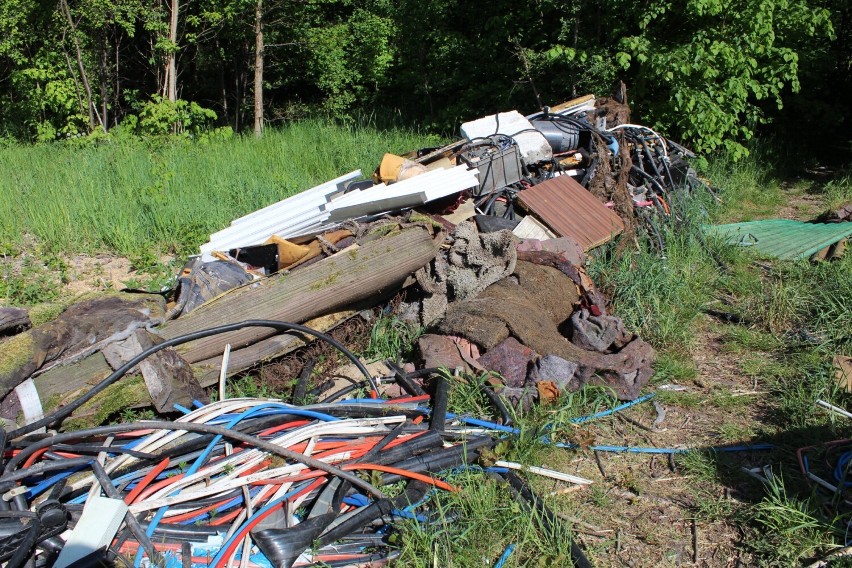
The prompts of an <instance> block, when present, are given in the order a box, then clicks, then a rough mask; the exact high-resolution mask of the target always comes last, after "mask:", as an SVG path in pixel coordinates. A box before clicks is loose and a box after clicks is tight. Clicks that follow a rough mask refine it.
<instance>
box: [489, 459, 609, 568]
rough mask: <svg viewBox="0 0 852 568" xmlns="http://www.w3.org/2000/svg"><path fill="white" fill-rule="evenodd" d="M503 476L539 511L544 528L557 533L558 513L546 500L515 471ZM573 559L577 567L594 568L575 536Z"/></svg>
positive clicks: (537, 516) (572, 541) (572, 543)
mask: <svg viewBox="0 0 852 568" xmlns="http://www.w3.org/2000/svg"><path fill="white" fill-rule="evenodd" d="M502 477H503V478H504V479H505V480H506V481H508V482H509V485H511V487H512V489H514V490H515V491H516V492H517V493H518V495H519V496H520V497H521V498H522V499H523V500H524V502H526V503H527V504H528V505H529V507H530V508H531V509H532V510H533V511H536V512H537V513H538V515H535V518H537V519H538V521H539V522H540V523H541V528H542V530H544V532H546V533H549V534H555V533H556V531H557V530H559V524H560V523H559V520H558V518H557V517H556V515H554V514H553V511H551V510H550V508H548V506H547V505H545V504H544V501H542V500H541V499H539V498H538V497H537V496H536V494H535V493H533V492H532V491H531V490H530V488H529V487H527V484H526V483H524V480H523V479H521V478H520V477H518V476H517V475H516V474H515V472H513V471H508V472H506V473H504V474H502ZM571 560H573V561H574V566H575V567H576V568H593V567H592V563H591V562H589V559H588V558H587V557H586V554H585V553H584V552H583V549H582V548H580V546H579V545H578V544H577V542H576V541H575V540H574V539H573V538H572V539H571Z"/></svg>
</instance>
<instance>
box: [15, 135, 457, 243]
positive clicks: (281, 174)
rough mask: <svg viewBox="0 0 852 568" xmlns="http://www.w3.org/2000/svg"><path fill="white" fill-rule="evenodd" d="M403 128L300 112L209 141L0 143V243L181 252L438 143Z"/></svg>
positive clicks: (431, 137)
mask: <svg viewBox="0 0 852 568" xmlns="http://www.w3.org/2000/svg"><path fill="white" fill-rule="evenodd" d="M440 142H441V140H440V139H438V138H436V137H434V136H426V135H421V134H418V133H416V132H412V131H409V130H401V129H400V130H388V131H379V130H376V129H375V128H372V127H369V126H363V127H362V126H357V127H341V126H338V125H335V124H332V123H329V122H325V121H318V120H312V121H303V122H296V123H288V125H287V126H285V127H283V128H280V129H275V130H267V131H266V132H265V133H264V136H263V138H262V139H255V138H254V137H253V136H246V137H239V136H236V137H232V138H229V139H216V140H210V141H208V142H206V143H197V144H189V143H169V144H161V145H153V146H152V145H149V144H145V143H143V142H129V141H125V142H114V143H105V144H101V145H97V146H91V147H75V146H73V145H63V144H49V145H48V144H45V145H40V146H24V145H11V146H2V147H0V200H2V201H3V203H4V207H3V208H0V243H2V248H3V249H5V250H0V252H5V253H7V254H8V253H10V252H13V251H12V249H16V248H20V247H21V245H22V244H23V241H22V235H24V234H26V233H29V234H32V235H34V236H35V237H36V238H38V239H39V240H41V241H42V242H45V243H48V244H49V246H50V247H51V250H52V251H55V252H90V253H91V252H97V251H110V252H115V253H118V254H121V255H122V256H127V257H130V258H133V257H136V256H138V255H141V254H146V253H145V252H143V251H150V253H156V254H163V253H174V254H177V255H179V256H184V255H186V254H189V253H193V252H196V250H197V248H196V247H198V245H200V244H201V243H203V242H204V241H205V240H207V236H208V235H209V234H210V233H211V232H214V231H217V230H219V229H221V228H222V227H224V226H226V225H227V224H228V223H229V222H230V221H231V220H232V219H235V218H237V217H239V216H241V215H245V214H246V213H249V212H251V211H254V210H256V209H259V208H260V207H262V206H265V205H268V204H270V203H272V202H274V201H277V200H280V199H283V198H285V197H288V196H290V195H293V194H295V193H296V192H298V191H301V190H303V189H307V188H309V187H312V186H314V185H316V184H318V183H321V182H324V181H326V180H329V179H332V178H335V177H337V176H339V175H341V174H342V173H345V172H348V171H352V170H355V169H358V168H360V169H361V170H362V171H364V172H370V171H371V170H372V169H373V168H374V167H375V164H377V163H378V162H379V160H380V159H381V156H382V153H383V152H385V151H387V152H397V153H399V152H404V151H408V150H410V149H411V148H417V147H424V146H430V145H436V144H437V145H440Z"/></svg>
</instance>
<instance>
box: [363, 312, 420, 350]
mask: <svg viewBox="0 0 852 568" xmlns="http://www.w3.org/2000/svg"><path fill="white" fill-rule="evenodd" d="M421 335H423V327H421V326H420V325H418V324H415V323H411V322H407V321H403V320H401V319H399V318H398V317H396V316H395V315H393V314H391V315H382V316H380V317H379V318H377V319H376V323H374V324H373V328H372V329H371V330H370V344H369V345H368V346H367V350H366V352H365V353H364V357H366V358H367V359H370V360H373V361H377V360H380V359H381V360H384V359H391V360H393V361H398V360H399V359H400V358H401V357H402V358H403V359H404V358H405V357H407V356H409V355H411V351H412V349H413V347H414V343H415V342H416V341H417V338H418V337H420V336H421Z"/></svg>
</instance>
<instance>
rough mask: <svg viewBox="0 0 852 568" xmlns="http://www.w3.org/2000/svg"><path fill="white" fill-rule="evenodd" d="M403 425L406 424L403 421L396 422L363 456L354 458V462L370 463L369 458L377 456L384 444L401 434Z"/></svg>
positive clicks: (403, 428)
mask: <svg viewBox="0 0 852 568" xmlns="http://www.w3.org/2000/svg"><path fill="white" fill-rule="evenodd" d="M405 426H406V423H405V422H402V423H400V424H397V425H396V427H395V428H394V429H393V430H391V431H390V432H389V433H388V434H387V436H385V437H384V438H382V439H381V440H379V443H378V444H376V445H375V446H373V447H372V448H370V451H368V452H367V453H366V454H364V455H363V456H361V457H360V458H358V459H357V460H355V461H356V463H357V462H361V463H370V460H371V459H373V458H374V457H375V456H377V455H378V454H379V452H381V451H382V450H384V449H385V446H387V445H388V444H390V443H391V442H393V441H394V440H396V439H397V437H399V435H400V434H402V431H403V430H405ZM402 445H405V444H402Z"/></svg>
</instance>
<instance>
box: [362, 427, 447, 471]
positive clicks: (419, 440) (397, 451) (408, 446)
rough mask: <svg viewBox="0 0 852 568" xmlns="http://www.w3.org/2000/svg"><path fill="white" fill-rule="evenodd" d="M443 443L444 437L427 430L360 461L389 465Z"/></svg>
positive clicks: (438, 446)
mask: <svg viewBox="0 0 852 568" xmlns="http://www.w3.org/2000/svg"><path fill="white" fill-rule="evenodd" d="M443 444H444V439H443V437H441V434H440V433H438V432H436V431H434V430H428V431H427V432H426V433H424V434H420V435H419V436H417V437H416V438H412V439H411V440H408V441H407V442H405V443H404V444H400V445H398V446H395V447H393V448H391V449H389V450H385V451H383V452H381V453H378V454H376V455H374V456H373V457H372V458H371V460H365V459H360V460H358V461H359V462H360V463H377V464H380V465H390V464H393V463H395V462H398V461H401V460H406V459H411V457H412V456H416V455H418V454H422V453H423V452H427V451H429V450H432V449H434V448H440V447H441V446H442V445H443Z"/></svg>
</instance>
